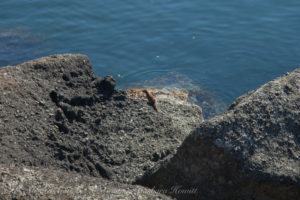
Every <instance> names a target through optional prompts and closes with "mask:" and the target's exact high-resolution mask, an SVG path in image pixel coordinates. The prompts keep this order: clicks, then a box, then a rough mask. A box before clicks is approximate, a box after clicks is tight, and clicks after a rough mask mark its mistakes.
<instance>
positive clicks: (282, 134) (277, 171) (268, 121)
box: [138, 69, 300, 200]
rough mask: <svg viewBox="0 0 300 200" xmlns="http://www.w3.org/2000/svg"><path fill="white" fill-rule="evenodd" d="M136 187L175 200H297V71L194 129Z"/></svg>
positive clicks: (299, 136) (299, 142) (299, 152)
mask: <svg viewBox="0 0 300 200" xmlns="http://www.w3.org/2000/svg"><path fill="white" fill-rule="evenodd" d="M138 183H141V184H143V185H146V186H148V187H154V188H156V189H157V190H161V189H165V190H167V191H169V194H170V195H172V196H176V197H177V198H179V199H266V200H267V199H300V69H297V70H295V71H293V72H292V73H290V74H286V75H284V76H282V77H280V78H277V79H275V80H273V81H271V82H269V83H267V84H265V85H263V86H262V87H260V88H258V89H257V90H255V91H251V92H249V93H248V94H246V95H244V96H242V97H240V98H238V99H237V100H236V101H235V102H234V103H233V104H232V105H231V107H230V108H229V110H228V111H227V112H226V113H224V114H222V115H220V116H217V117H215V118H212V119H210V120H208V121H205V122H204V123H202V124H200V125H199V127H198V128H197V129H196V130H195V131H194V132H192V134H191V135H189V136H188V137H187V138H186V139H185V141H184V142H183V144H182V146H181V147H180V148H179V149H178V151H177V154H176V155H175V156H174V157H173V158H171V159H170V160H168V161H165V163H164V164H163V165H161V166H160V167H156V168H154V169H153V171H152V173H149V174H148V175H145V176H144V177H143V178H142V179H141V180H139V181H138Z"/></svg>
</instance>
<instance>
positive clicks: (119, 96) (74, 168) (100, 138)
mask: <svg viewBox="0 0 300 200" xmlns="http://www.w3.org/2000/svg"><path fill="white" fill-rule="evenodd" d="M115 84H116V83H115V81H114V79H113V78H112V77H111V76H107V77H105V78H103V79H101V78H99V77H97V76H95V75H94V74H93V71H92V66H91V63H90V61H89V59H88V58H87V57H86V56H84V55H73V54H63V55H52V56H48V57H44V58H40V59H37V60H33V61H29V62H26V63H23V64H20V65H18V66H7V67H3V68H1V69H0V94H1V95H0V110H1V112H0V164H3V165H5V166H7V165H11V164H13V165H14V166H16V167H23V166H32V167H40V168H47V169H49V170H53V169H55V170H56V169H60V170H65V171H66V172H76V173H78V174H81V175H91V176H95V177H104V178H106V179H110V180H113V181H118V182H124V183H132V182H134V181H135V180H136V178H137V177H140V176H142V175H143V174H144V173H145V172H146V171H148V170H149V169H151V168H152V167H153V166H155V165H156V164H157V163H160V162H162V161H164V160H165V159H167V158H168V157H170V156H171V155H172V154H174V153H175V152H176V149H177V147H178V146H180V144H181V143H182V141H183V140H184V138H185V137H186V136H187V135H188V134H189V133H190V131H191V130H193V129H194V128H195V127H196V126H197V124H199V123H201V122H202V121H203V117H202V111H201V108H200V107H198V106H195V105H192V104H190V103H186V102H183V103H178V100H174V101H173V102H174V104H173V103H172V99H170V101H158V104H159V107H160V112H158V113H157V112H156V111H155V110H154V109H153V107H152V106H151V105H148V101H147V100H146V99H139V98H130V97H129V96H128V95H127V93H126V91H124V90H115V89H114V86H115Z"/></svg>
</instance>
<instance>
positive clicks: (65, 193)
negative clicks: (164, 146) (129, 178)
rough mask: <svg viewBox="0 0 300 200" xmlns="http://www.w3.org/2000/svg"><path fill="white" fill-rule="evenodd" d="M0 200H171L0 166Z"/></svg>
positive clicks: (137, 189) (74, 176)
mask: <svg viewBox="0 0 300 200" xmlns="http://www.w3.org/2000/svg"><path fill="white" fill-rule="evenodd" d="M0 171H1V174H0V183H1V184H0V199H3V200H8V199H24V200H26V199H38V200H49V199H61V200H63V199H74V200H77V199H78V200H79V199H106V200H115V199H124V200H125V199H126V200H131V199H141V200H148V199H152V200H165V199H171V198H169V197H167V196H165V195H163V194H160V193H157V192H155V191H153V190H150V189H147V188H144V187H142V186H134V185H126V184H121V183H117V182H111V181H107V180H105V179H103V178H99V177H98V178H96V177H90V176H83V175H80V174H78V173H75V172H69V173H66V172H64V171H62V170H50V169H46V168H38V167H28V166H23V167H15V166H2V165H0Z"/></svg>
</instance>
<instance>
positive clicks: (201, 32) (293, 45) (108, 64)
mask: <svg viewBox="0 0 300 200" xmlns="http://www.w3.org/2000/svg"><path fill="white" fill-rule="evenodd" d="M299 10H300V1H299V0H289V1H282V0H265V1H259V0H227V1H224V0H215V1H211V0H202V1H199V0H189V1H178V0H141V1H136V0H125V1H117V0H102V1H97V0H90V1H74V0H64V1H60V0H52V1H42V0H1V1H0V19H1V20H0V66H4V65H8V64H10V65H14V64H18V63H20V62H23V61H27V60H29V59H33V58H37V57H40V56H45V55H49V54H54V53H82V54H86V55H88V56H89V58H90V59H91V61H92V63H93V67H94V71H95V73H96V74H97V75H99V76H101V77H103V76H105V75H108V74H112V75H113V76H114V77H116V79H117V84H118V85H119V86H122V87H124V86H126V85H131V84H133V83H135V82H139V81H141V80H151V79H153V78H155V77H157V76H161V75H164V74H166V73H167V72H170V71H176V72H179V73H182V74H185V75H187V76H188V77H189V78H191V79H192V80H193V81H194V82H195V83H197V84H201V85H202V86H203V87H205V88H206V89H207V90H209V91H211V92H213V93H214V94H215V95H216V96H217V98H219V99H221V100H222V101H225V102H226V103H231V102H232V101H233V100H234V99H235V98H236V97H238V96H240V95H242V94H244V93H246V92H248V91H249V90H252V89H255V88H257V87H259V86H260V85H262V84H264V83H266V82H268V81H270V80H272V79H273V78H275V77H277V76H280V75H282V74H283V73H285V72H287V71H291V70H293V69H295V68H296V67H299V64H300V12H299Z"/></svg>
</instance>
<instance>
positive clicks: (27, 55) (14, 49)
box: [0, 27, 47, 67]
mask: <svg viewBox="0 0 300 200" xmlns="http://www.w3.org/2000/svg"><path fill="white" fill-rule="evenodd" d="M43 41H44V39H43V37H42V36H41V35H39V34H34V33H32V32H31V31H30V29H29V28H27V27H17V28H13V29H0V67H1V66H6V65H16V64H19V63H21V62H24V61H27V60H30V59H34V58H37V57H40V56H44V55H45V54H46V53H47V52H46V48H45V46H44V44H43Z"/></svg>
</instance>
